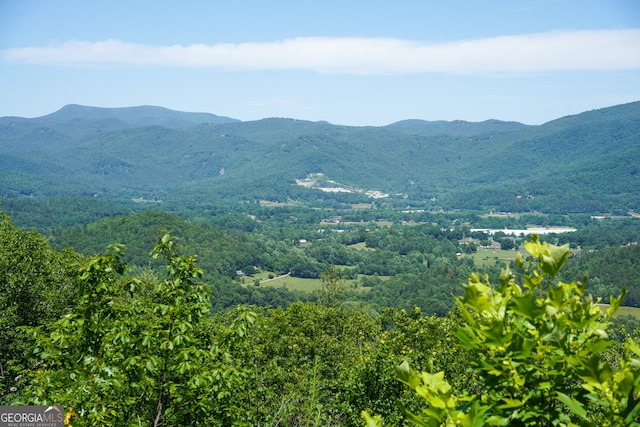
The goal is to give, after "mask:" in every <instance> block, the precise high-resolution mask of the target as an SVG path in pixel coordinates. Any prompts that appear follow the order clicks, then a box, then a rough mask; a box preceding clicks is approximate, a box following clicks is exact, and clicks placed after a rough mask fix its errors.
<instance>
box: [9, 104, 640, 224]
mask: <svg viewBox="0 0 640 427" xmlns="http://www.w3.org/2000/svg"><path fill="white" fill-rule="evenodd" d="M639 172H640V102H633V103H629V104H623V105H617V106H612V107H608V108H603V109H598V110H593V111H588V112H584V113H581V114H577V115H573V116H567V117H562V118H559V119H557V120H554V121H551V122H548V123H545V124H542V125H536V126H531V125H524V124H522V123H517V122H505V121H499V120H488V121H484V122H466V121H460V120H458V121H452V122H447V121H424V120H404V121H401V122H397V123H393V124H390V125H387V126H378V127H374V126H341V125H333V124H331V123H327V122H311V121H304V120H295V119H288V118H267V119H262V120H257V121H240V120H236V119H233V118H229V117H224V116H217V115H214V114H208V113H187V112H179V111H173V110H169V109H166V108H162V107H153V106H141V107H128V108H97V107H87V106H80V105H68V106H65V107H63V108H62V109H60V110H59V111H56V112H54V113H52V114H48V115H46V116H42V117H38V118H30V119H27V118H20V117H1V118H0V178H1V179H0V199H19V198H35V199H39V200H42V199H47V198H55V197H69V196H71V197H90V198H100V199H108V200H123V199H128V200H130V199H136V200H145V201H155V202H160V201H162V203H165V202H166V203H191V202H195V203H199V202H206V201H215V200H221V199H224V200H238V201H251V202H254V201H259V200H269V201H278V202H291V201H297V202H300V203H307V204H312V205H313V204H325V205H326V204H329V205H334V206H335V205H339V206H348V205H349V204H352V203H362V202H372V203H374V204H376V205H379V206H382V205H384V204H387V205H392V206H413V207H420V208H426V209H439V208H443V209H476V210H484V209H496V210H502V211H512V212H517V211H532V210H538V211H543V212H549V213H566V212H590V213H595V212H628V211H631V210H635V211H637V210H638V209H640V173H639Z"/></svg>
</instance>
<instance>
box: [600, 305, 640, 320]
mask: <svg viewBox="0 0 640 427" xmlns="http://www.w3.org/2000/svg"><path fill="white" fill-rule="evenodd" d="M598 306H599V307H600V309H601V310H602V311H603V312H605V311H607V309H608V308H609V304H598ZM624 315H630V316H633V317H635V318H636V319H638V320H640V308H638V307H624V306H623V307H620V308H619V309H618V311H617V312H616V316H624Z"/></svg>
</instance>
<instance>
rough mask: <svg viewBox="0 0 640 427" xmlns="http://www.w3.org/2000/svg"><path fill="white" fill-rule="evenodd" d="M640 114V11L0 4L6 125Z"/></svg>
mask: <svg viewBox="0 0 640 427" xmlns="http://www.w3.org/2000/svg"><path fill="white" fill-rule="evenodd" d="M638 100H640V2H639V1H637V0H600V1H596V0H538V1H533V0H495V1H492V0H485V1H475V0H474V1H471V0H469V1H457V0H447V1H444V0H441V1H438V2H435V1H429V0H422V1H403V0H396V1H393V2H391V1H378V0H368V1H348V0H340V1H333V0H323V1H304V0H298V1H248V0H234V1H224V2H222V1H213V0H211V1H189V0H185V1H177V0H176V1H165V0H155V1H135V0H129V1H120V0H109V1H101V0H95V1H86V0H75V1H71V0H56V1H50V0H46V1H35V0H0V116H9V115H11V116H22V117H36V116H40V115H44V114H48V113H50V112H53V111H55V110H57V109H59V108H61V107H62V106H64V105H66V104H71V103H75V104H82V105H91V106H99V107H126V106H134V105H159V106H163V107H167V108H171V109H176V110H182V111H198V112H209V113H214V114H218V115H224V116H230V117H234V118H237V119H240V120H257V119H261V118H265V117H290V118H296V119H304V120H314V121H317V120H326V121H328V122H331V123H334V124H343V125H374V126H378V125H386V124H389V123H392V122H395V121H398V120H403V119H410V118H417V119H424V120H456V119H461V120H468V121H480V120H486V119H490V118H495V119H501V120H516V121H520V122H524V123H527V124H540V123H544V122H546V121H549V120H553V119H555V118H559V117H562V116H565V115H569V114H576V113H580V112H582V111H587V110H591V109H595V108H601V107H607V106H611V105H616V104H622V103H626V102H631V101H638Z"/></svg>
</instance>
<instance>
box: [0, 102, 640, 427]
mask: <svg viewBox="0 0 640 427" xmlns="http://www.w3.org/2000/svg"><path fill="white" fill-rule="evenodd" d="M639 108H640V103H631V104H626V105H621V106H615V107H611V108H606V109H601V110H595V111H590V112H585V113H583V114H579V115H576V116H570V117H564V118H560V119H558V120H555V121H552V122H549V123H546V124H544V125H541V126H526V125H523V124H520V123H513V122H501V121H497V120H490V121H487V122H482V123H468V122H461V121H456V122H425V121H419V120H407V121H402V122H398V123H394V124H392V125H389V126H384V127H345V126H334V125H332V124H329V123H326V122H317V123H313V122H306V121H299V120H292V119H264V120H259V121H255V122H240V121H238V120H234V119H232V118H228V117H220V116H215V115H210V114H204V115H203V114H191V113H183V112H176V111H171V110H166V109H162V108H158V107H133V108H127V109H101V108H91V107H82V106H76V105H74V106H67V107H65V108H63V109H62V110H60V111H58V112H55V113H52V114H50V115H48V116H44V117H40V118H36V119H22V118H17V117H4V118H0V174H1V176H2V180H0V198H1V199H2V203H1V204H0V210H1V212H0V405H23V404H29V405H63V406H64V407H65V416H66V419H65V424H66V425H74V426H129V425H131V426H133V425H136V426H185V425H203V426H204V425H206V426H290V427H298V426H300V427H302V426H305V427H308V426H363V425H366V426H369V427H380V426H387V425H398V426H400V425H420V426H452V425H456V426H485V425H489V426H504V425H517V426H551V425H553V426H596V425H597V426H640V399H638V397H639V396H640V346H639V345H638V344H637V339H639V338H640V323H639V322H640V320H639V319H640V314H639V313H640V286H639V285H638V283H637V277H638V275H639V273H640V248H639V246H638V242H640V215H638V213H637V212H638V209H640V206H639V205H638V202H639V201H640V199H638V197H639V195H640V187H639V185H640V181H639V180H638V174H637V165H638V164H640V163H639V161H640V157H638V156H639V153H640V151H639V150H638V147H639V145H638V144H637V135H638V130H639V129H638V123H640V121H639V120H638V118H639V114H640V110H639Z"/></svg>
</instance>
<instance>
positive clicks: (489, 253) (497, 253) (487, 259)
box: [462, 248, 518, 266]
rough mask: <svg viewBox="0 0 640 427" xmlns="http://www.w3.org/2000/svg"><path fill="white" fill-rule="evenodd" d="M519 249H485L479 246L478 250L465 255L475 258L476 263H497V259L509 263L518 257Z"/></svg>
mask: <svg viewBox="0 0 640 427" xmlns="http://www.w3.org/2000/svg"><path fill="white" fill-rule="evenodd" d="M517 255H518V251H514V250H509V251H503V250H501V249H485V248H478V252H476V253H473V254H465V255H462V256H463V257H471V258H473V263H474V264H475V265H478V266H480V265H495V264H496V262H497V261H502V262H506V263H509V262H511V261H513V260H515V259H516V256H517Z"/></svg>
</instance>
